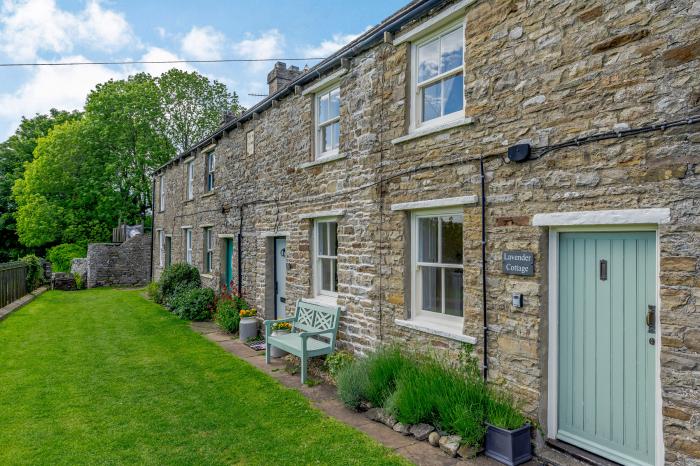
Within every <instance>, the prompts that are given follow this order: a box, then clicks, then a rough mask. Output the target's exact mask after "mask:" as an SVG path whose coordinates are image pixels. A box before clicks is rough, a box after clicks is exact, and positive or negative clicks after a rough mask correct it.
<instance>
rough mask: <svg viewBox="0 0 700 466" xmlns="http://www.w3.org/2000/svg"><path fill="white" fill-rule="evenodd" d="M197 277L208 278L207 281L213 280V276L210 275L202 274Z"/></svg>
mask: <svg viewBox="0 0 700 466" xmlns="http://www.w3.org/2000/svg"><path fill="white" fill-rule="evenodd" d="M199 276H200V277H202V278H209V279H211V278H214V275H211V274H208V273H202V274H200V275H199Z"/></svg>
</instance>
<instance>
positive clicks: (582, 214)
mask: <svg viewBox="0 0 700 466" xmlns="http://www.w3.org/2000/svg"><path fill="white" fill-rule="evenodd" d="M670 222H671V209H667V208H652V209H623V210H592V211H579V212H555V213H549V214H535V215H534V216H533V217H532V225H533V226H538V227H544V226H567V225H577V226H584V225H644V224H665V223H670Z"/></svg>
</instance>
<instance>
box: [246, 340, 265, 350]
mask: <svg viewBox="0 0 700 466" xmlns="http://www.w3.org/2000/svg"><path fill="white" fill-rule="evenodd" d="M248 347H249V348H250V349H252V350H255V351H263V350H264V349H265V342H264V341H254V342H252V343H248Z"/></svg>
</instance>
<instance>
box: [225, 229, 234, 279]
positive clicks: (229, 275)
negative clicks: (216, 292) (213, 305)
mask: <svg viewBox="0 0 700 466" xmlns="http://www.w3.org/2000/svg"><path fill="white" fill-rule="evenodd" d="M225 247H226V271H225V274H224V280H225V281H226V289H227V290H228V291H231V289H232V285H231V282H232V281H233V239H232V238H226V245H225Z"/></svg>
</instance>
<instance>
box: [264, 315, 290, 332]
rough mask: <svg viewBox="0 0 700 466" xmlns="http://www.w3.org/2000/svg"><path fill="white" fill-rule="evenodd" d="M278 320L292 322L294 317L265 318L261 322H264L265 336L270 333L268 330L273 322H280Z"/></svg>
mask: <svg viewBox="0 0 700 466" xmlns="http://www.w3.org/2000/svg"><path fill="white" fill-rule="evenodd" d="M280 322H289V323H292V322H294V317H288V318H286V319H278V320H266V321H264V322H263V324H265V337H267V336H268V335H269V334H270V330H271V329H272V326H273V325H274V324H277V323H280Z"/></svg>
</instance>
